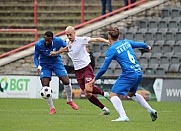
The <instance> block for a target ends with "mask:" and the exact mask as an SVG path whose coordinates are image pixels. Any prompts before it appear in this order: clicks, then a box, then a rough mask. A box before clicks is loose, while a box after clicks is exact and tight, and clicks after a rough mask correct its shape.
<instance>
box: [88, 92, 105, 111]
mask: <svg viewBox="0 0 181 131" xmlns="http://www.w3.org/2000/svg"><path fill="white" fill-rule="evenodd" d="M88 100H89V101H90V102H91V103H92V104H94V105H96V106H98V107H100V108H101V109H103V108H104V105H103V104H102V103H101V102H100V101H99V100H98V99H97V98H96V97H95V96H94V95H92V96H91V97H90V98H88Z"/></svg>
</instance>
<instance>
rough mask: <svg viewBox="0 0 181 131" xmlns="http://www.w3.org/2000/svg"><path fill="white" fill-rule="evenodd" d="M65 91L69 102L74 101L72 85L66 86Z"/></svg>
mask: <svg viewBox="0 0 181 131" xmlns="http://www.w3.org/2000/svg"><path fill="white" fill-rule="evenodd" d="M64 89H65V92H66V94H67V102H69V101H72V85H71V84H69V85H64Z"/></svg>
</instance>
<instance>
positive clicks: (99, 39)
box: [89, 37, 110, 45]
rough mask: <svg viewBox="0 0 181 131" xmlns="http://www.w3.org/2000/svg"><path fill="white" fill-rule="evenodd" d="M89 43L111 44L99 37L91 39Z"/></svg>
mask: <svg viewBox="0 0 181 131" xmlns="http://www.w3.org/2000/svg"><path fill="white" fill-rule="evenodd" d="M89 42H103V43H106V44H108V45H109V44H110V42H109V40H106V39H104V38H101V37H98V38H90V40H89Z"/></svg>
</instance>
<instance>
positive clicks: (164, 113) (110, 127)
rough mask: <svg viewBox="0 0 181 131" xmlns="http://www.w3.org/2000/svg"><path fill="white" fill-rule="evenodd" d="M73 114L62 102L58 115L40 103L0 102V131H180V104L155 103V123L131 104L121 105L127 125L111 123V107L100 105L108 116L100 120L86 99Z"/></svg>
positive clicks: (153, 105)
mask: <svg viewBox="0 0 181 131" xmlns="http://www.w3.org/2000/svg"><path fill="white" fill-rule="evenodd" d="M74 101H75V102H76V103H77V105H78V106H79V110H78V111H75V110H73V109H72V108H71V107H70V106H69V105H67V104H66V100H65V99H58V100H54V105H55V107H56V110H57V113H56V114H55V115H49V114H48V113H49V107H48V105H47V103H46V101H44V100H43V99H10V98H9V99H4V98H1V99H0V131H131V130H132V131H181V102H154V101H149V104H150V105H151V106H152V107H154V108H155V109H157V111H158V119H157V120H156V121H155V122H152V121H151V118H150V115H149V114H148V113H147V111H146V110H145V109H143V108H142V107H140V106H139V104H137V103H136V102H134V101H123V105H124V108H125V110H126V113H127V115H128V117H129V119H130V122H111V120H112V119H116V118H118V114H117V112H116V111H115V109H114V108H113V106H112V104H111V103H110V102H109V101H107V100H105V99H101V101H102V102H103V103H104V104H105V105H106V106H107V107H108V108H109V109H110V111H111V114H110V115H108V116H101V115H99V114H100V109H99V108H97V107H96V106H94V105H92V104H91V103H90V102H89V101H88V100H86V99H84V100H83V99H75V100H74Z"/></svg>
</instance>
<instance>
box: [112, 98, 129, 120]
mask: <svg viewBox="0 0 181 131" xmlns="http://www.w3.org/2000/svg"><path fill="white" fill-rule="evenodd" d="M110 100H111V102H112V104H113V106H114V108H115V109H116V111H117V112H118V113H119V115H120V116H121V117H125V116H126V113H125V111H124V108H123V105H122V102H121V100H120V98H119V97H118V96H113V97H111V99H110Z"/></svg>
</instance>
